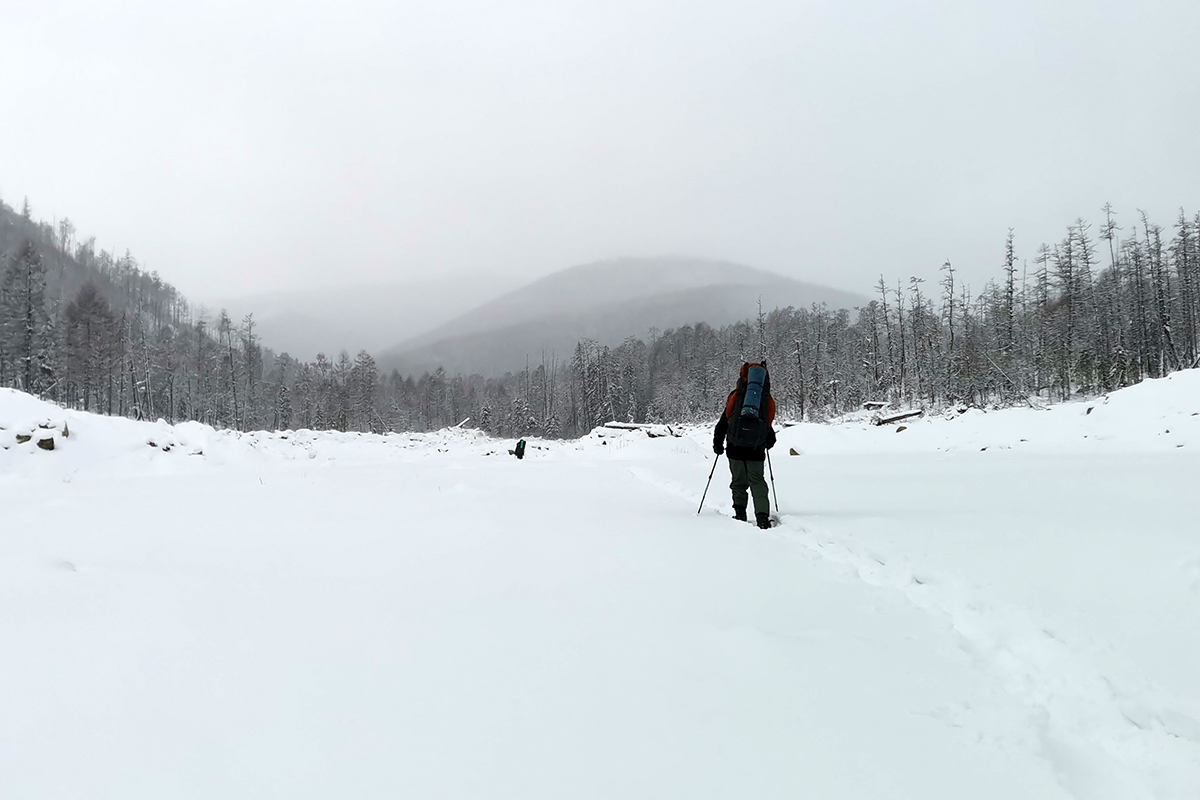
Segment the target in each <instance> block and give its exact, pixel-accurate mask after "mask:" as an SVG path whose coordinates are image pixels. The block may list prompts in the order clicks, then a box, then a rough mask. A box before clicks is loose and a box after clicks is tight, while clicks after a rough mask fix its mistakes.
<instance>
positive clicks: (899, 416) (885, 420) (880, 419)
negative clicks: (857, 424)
mask: <svg viewBox="0 0 1200 800" xmlns="http://www.w3.org/2000/svg"><path fill="white" fill-rule="evenodd" d="M924 415H925V409H923V408H917V409H914V410H912V411H900V412H898V413H896V414H888V415H887V416H886V417H885V416H882V415H876V416H875V417H873V418H872V419H871V424H872V425H891V424H892V423H893V422H903V421H904V420H906V419H912V418H913V417H921V416H924Z"/></svg>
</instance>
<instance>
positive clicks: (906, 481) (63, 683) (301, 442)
mask: <svg viewBox="0 0 1200 800" xmlns="http://www.w3.org/2000/svg"><path fill="white" fill-rule="evenodd" d="M40 425H41V426H44V427H39V426H40ZM904 425H905V426H906V430H903V431H900V432H896V428H897V427H898V426H888V427H883V428H878V427H872V426H870V425H868V424H867V423H866V422H865V421H857V420H850V421H846V422H843V423H840V424H838V425H831V426H816V425H798V426H794V427H791V428H787V429H786V430H783V431H782V432H781V433H780V436H779V445H778V447H777V448H776V449H775V450H774V451H773V468H774V473H775V482H776V486H777V490H778V499H779V504H780V507H781V509H782V519H783V525H782V526H781V527H778V528H775V529H772V530H770V531H759V530H757V529H755V528H753V527H752V526H749V525H745V524H743V523H738V522H734V521H733V520H731V519H730V518H729V517H728V516H727V513H728V492H727V490H726V489H725V484H726V483H727V482H728V477H727V474H728V473H727V470H726V468H725V467H724V465H723V464H722V465H719V466H718V469H717V477H716V478H715V479H714V480H713V487H712V489H711V490H710V492H709V500H708V503H707V505H706V510H705V512H704V513H703V514H701V515H700V516H699V517H697V515H696V513H695V509H696V505H697V504H698V503H699V500H700V494H701V492H702V491H703V489H704V480H705V478H706V477H707V475H708V470H709V468H710V467H711V465H712V458H713V457H712V453H711V450H710V444H709V441H708V440H709V433H708V431H705V430H698V431H693V432H691V433H689V435H687V436H684V437H683V438H669V437H668V438H654V439H651V438H647V437H646V436H645V435H644V434H643V433H641V432H637V431H601V432H597V433H594V434H593V435H592V436H590V437H586V438H584V439H582V440H579V441H577V442H561V443H559V442H542V441H536V440H534V441H531V442H530V447H529V450H528V451H527V455H526V458H525V460H524V461H517V460H516V459H514V458H512V457H511V456H509V455H508V453H507V449H508V448H509V447H510V446H511V445H512V443H511V442H498V441H494V440H490V439H488V438H486V437H483V436H481V435H479V434H477V433H475V432H471V431H446V432H440V433H436V434H428V435H412V436H410V435H406V434H399V435H396V434H394V435H390V436H368V435H355V434H338V433H311V432H304V431H301V432H292V433H287V434H273V433H271V434H268V433H262V434H249V435H237V434H232V433H227V432H217V431H213V430H211V429H209V428H205V427H203V426H201V425H196V424H185V425H179V426H175V427H171V426H167V425H165V424H161V423H159V424H152V423H135V422H130V421H126V420H115V419H107V418H102V417H96V416H91V415H87V414H82V413H75V412H68V411H61V410H59V409H56V408H54V407H51V406H48V405H45V404H43V403H40V402H39V401H37V400H34V399H33V398H30V397H28V396H26V395H21V394H19V393H16V392H11V391H5V390H0V519H2V520H3V522H2V523H0V644H2V647H3V650H2V656H0V798H5V800H8V799H9V798H81V797H87V798H122V799H123V800H125V799H128V798H175V797H195V798H211V797H220V798H289V799H290V798H309V797H311V798H329V797H354V798H375V797H379V798H384V797H386V798H395V797H406V798H408V797H411V798H522V799H524V798H654V799H655V800H661V799H662V798H797V797H811V798H922V800H936V799H938V798H953V800H963V799H964V798H972V800H974V799H976V798H997V799H999V798H1004V799H1005V800H1009V799H1011V798H1071V797H1075V798H1099V799H1102V800H1109V799H1110V798H1111V800H1127V799H1130V798H1193V799H1194V798H1197V797H1200V525H1198V524H1197V523H1196V521H1195V517H1196V516H1197V513H1198V512H1197V509H1200V505H1198V503H1197V487H1198V486H1200V372H1197V371H1191V372H1185V373H1179V374H1177V375H1175V376H1173V377H1171V378H1169V379H1165V380H1161V381H1151V382H1147V383H1145V384H1142V385H1140V386H1137V387H1133V388H1131V389H1128V390H1125V391H1122V392H1118V393H1115V394H1113V395H1112V396H1110V397H1109V398H1108V399H1107V400H1096V401H1094V402H1086V403H1073V404H1066V405H1063V406H1057V407H1054V408H1052V409H1049V410H1034V409H1011V410H1005V411H993V412H988V413H984V412H979V411H971V412H967V413H965V414H963V415H961V416H955V417H954V418H934V419H921V420H916V421H911V422H907V423H904ZM64 430H65V432H66V434H67V435H64ZM18 434H20V436H21V438H22V439H23V438H24V437H25V436H30V437H31V438H30V440H29V441H25V442H22V443H18ZM38 439H47V440H53V442H54V450H53V451H46V450H42V449H39V448H38V447H37V446H36V444H37V441H38ZM789 451H795V452H796V453H797V455H789Z"/></svg>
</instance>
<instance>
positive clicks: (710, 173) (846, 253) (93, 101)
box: [0, 0, 1200, 301]
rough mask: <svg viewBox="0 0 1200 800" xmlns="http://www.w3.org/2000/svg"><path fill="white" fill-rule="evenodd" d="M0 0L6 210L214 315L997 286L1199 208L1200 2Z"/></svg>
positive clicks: (0, 137)
mask: <svg viewBox="0 0 1200 800" xmlns="http://www.w3.org/2000/svg"><path fill="white" fill-rule="evenodd" d="M982 5H983V4H963V3H961V2H952V1H951V0H944V1H942V2H910V3H896V2H894V1H893V0H878V1H876V2H846V0H830V1H829V2H802V3H801V2H778V3H768V2H743V3H736V4H731V3H725V2H722V3H717V2H689V3H683V2H661V3H653V4H646V3H640V2H637V3H635V2H609V3H564V2H526V3H510V2H478V3H464V2H440V3H396V2H365V1H363V0H358V1H357V2H343V3H336V4H334V3H328V4H298V3H294V2H282V1H281V0H278V1H277V0H269V1H268V0H252V1H248V0H237V2H225V1H222V2H208V3H204V4H188V5H187V6H184V5H181V4H173V3H160V2H150V1H149V0H110V2H106V3H94V2H88V1H86V0H62V1H59V0H38V1H37V2H33V1H32V0H21V1H20V2H12V0H0V75H3V76H4V86H5V92H4V94H5V99H4V105H3V108H4V112H3V115H2V118H3V121H2V122H0V197H2V198H3V199H4V200H5V201H6V202H8V203H9V204H10V205H19V203H20V202H21V200H22V198H24V197H28V198H29V200H30V202H31V204H32V205H33V209H34V213H35V214H36V215H38V216H42V217H45V218H47V219H49V218H51V217H57V218H62V217H63V216H69V217H71V219H72V220H73V221H74V222H75V224H76V226H77V227H78V229H79V231H80V233H81V234H82V235H84V236H86V235H90V234H95V235H97V236H98V238H99V244H100V245H101V246H106V247H115V248H119V249H121V250H122V251H123V250H124V249H125V248H129V249H131V250H132V251H133V253H134V255H135V256H136V257H138V258H139V260H140V261H141V262H142V263H144V264H145V265H146V266H147V267H148V268H150V269H156V270H158V271H159V272H160V273H161V274H162V275H163V276H164V277H165V278H166V279H168V280H170V281H171V282H173V283H175V284H176V285H177V286H179V287H180V288H181V289H182V290H183V291H185V292H186V293H188V294H189V295H191V296H192V297H193V298H194V299H196V300H198V301H211V300H213V299H214V298H220V299H223V298H229V297H237V296H240V295H261V294H264V293H271V292H280V291H297V290H310V289H313V288H328V287H347V286H364V285H372V284H380V283H397V282H404V281H407V280H415V279H428V278H430V277H432V276H437V277H447V276H455V275H463V276H469V275H479V274H489V275H492V276H503V278H504V279H505V281H507V282H509V283H512V282H517V281H519V280H524V279H529V278H533V277H535V276H540V275H544V274H547V273H550V272H553V271H555V270H558V269H561V268H563V267H566V266H569V265H572V264H578V263H582V262H587V261H592V260H597V259H603V258H609V257H615V256H623V255H660V254H680V255H689V256H697V257H708V258H722V259H729V260H733V261H739V262H743V263H747V264H751V265H754V266H756V267H761V268H763V269H768V270H773V271H776V272H779V273H781V274H784V275H787V276H790V277H795V278H799V279H803V280H809V281H816V282H822V283H826V284H828V285H831V286H834V287H837V288H842V289H846V290H850V291H854V292H860V293H866V292H869V291H870V289H871V286H872V285H873V284H874V283H875V281H877V280H878V278H879V275H880V274H881V273H882V274H885V275H887V276H889V279H894V278H896V277H905V276H907V275H910V274H914V273H915V274H919V275H925V276H927V277H931V278H932V277H933V276H935V275H936V273H937V268H938V266H939V265H940V264H941V263H942V262H943V261H945V260H946V259H948V258H949V259H953V260H954V262H955V264H956V265H957V266H958V267H959V268H960V270H961V272H960V275H961V276H962V277H963V278H964V279H965V280H967V281H970V282H973V283H977V284H982V282H983V281H984V280H986V279H988V278H991V277H995V276H996V275H998V268H999V264H1000V262H1001V258H1002V255H1003V241H1004V237H1005V234H1006V232H1007V229H1008V228H1009V227H1014V228H1015V229H1016V234H1017V246H1018V255H1019V256H1020V257H1022V258H1028V259H1032V257H1033V255H1034V249H1035V247H1036V246H1037V245H1038V244H1040V243H1041V242H1043V241H1052V240H1055V239H1057V238H1060V237H1061V236H1062V234H1063V232H1064V229H1065V226H1066V225H1068V224H1069V223H1071V222H1072V221H1074V219H1075V218H1076V217H1079V216H1084V217H1088V218H1090V219H1092V220H1098V219H1099V218H1100V212H1099V209H1100V206H1101V205H1102V204H1103V203H1105V202H1106V201H1107V202H1112V203H1113V204H1114V205H1115V206H1116V208H1117V210H1118V211H1119V212H1121V214H1122V217H1121V220H1122V222H1124V223H1125V224H1126V225H1127V226H1128V225H1130V224H1132V222H1133V221H1134V216H1135V210H1136V209H1139V208H1142V209H1145V210H1147V211H1148V212H1150V213H1151V214H1152V215H1154V216H1155V217H1156V218H1157V219H1158V221H1160V222H1161V223H1163V224H1170V223H1171V222H1173V220H1174V218H1175V216H1176V213H1177V209H1178V207H1179V206H1187V207H1188V208H1189V209H1191V210H1195V209H1196V208H1197V206H1200V182H1197V180H1196V177H1197V176H1198V175H1200V149H1198V148H1197V147H1196V146H1195V137H1196V131H1197V122H1198V116H1200V102H1197V101H1198V100H1200V57H1197V56H1196V54H1195V51H1194V49H1193V48H1194V47H1195V42H1196V39H1195V35H1196V31H1197V30H1198V29H1200V4H1197V3H1196V2H1195V1H1194V0H1170V1H1164V2H1148V3H1130V2H1122V3H1096V2H1083V1H1082V0H1056V2H1054V3H1046V2H1041V1H1040V0H1038V1H1033V0H1018V2H1010V3H992V4H988V7H986V8H984V7H982Z"/></svg>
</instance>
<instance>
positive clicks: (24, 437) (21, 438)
mask: <svg viewBox="0 0 1200 800" xmlns="http://www.w3.org/2000/svg"><path fill="white" fill-rule="evenodd" d="M32 438H33V437H32V436H30V435H29V434H28V433H18V434H17V444H25V443H26V442H28V441H29V440H30V439H32Z"/></svg>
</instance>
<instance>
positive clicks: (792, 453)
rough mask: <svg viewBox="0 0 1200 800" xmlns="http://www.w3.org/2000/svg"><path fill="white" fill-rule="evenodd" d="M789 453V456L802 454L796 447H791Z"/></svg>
mask: <svg viewBox="0 0 1200 800" xmlns="http://www.w3.org/2000/svg"><path fill="white" fill-rule="evenodd" d="M788 455H789V456H798V455H800V454H799V453H798V452H796V448H794V447H789V448H788Z"/></svg>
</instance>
